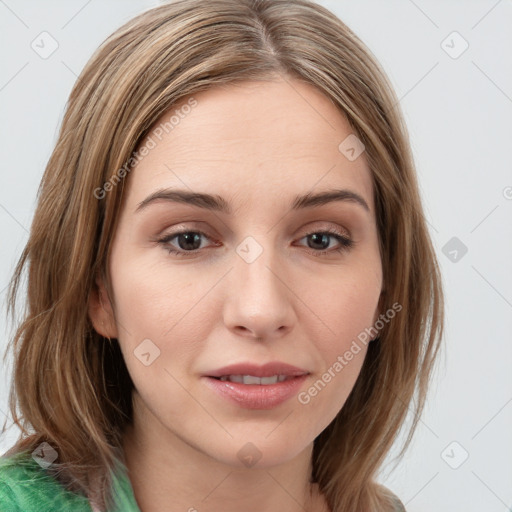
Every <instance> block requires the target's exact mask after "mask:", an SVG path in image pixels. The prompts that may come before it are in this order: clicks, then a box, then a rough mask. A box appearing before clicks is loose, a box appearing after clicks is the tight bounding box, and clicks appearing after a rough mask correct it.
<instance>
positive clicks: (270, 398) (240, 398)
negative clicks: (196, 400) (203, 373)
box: [205, 375, 307, 409]
mask: <svg viewBox="0 0 512 512" xmlns="http://www.w3.org/2000/svg"><path fill="white" fill-rule="evenodd" d="M306 378H307V375H301V376H300V377H294V378H293V379H290V380H285V381H283V382H276V383H275V384H266V385H261V384H241V383H239V382H230V381H227V380H226V381H222V380H219V379H214V378H213V377H205V381H206V384H207V385H208V386H210V388H212V389H213V390H214V391H216V392H217V393H219V394H220V395H222V396H223V397H225V398H227V399H228V400H230V401H232V402H234V403H235V404H237V405H238V406H240V407H243V408H244V409H272V408H274V407H277V406H278V405H280V404H282V403H283V402H286V400H288V399H290V398H291V397H292V396H294V395H296V394H297V393H298V392H299V389H300V387H301V386H302V384H303V382H304V381H305V380H306Z"/></svg>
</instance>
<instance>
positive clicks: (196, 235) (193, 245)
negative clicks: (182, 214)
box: [158, 231, 210, 256]
mask: <svg viewBox="0 0 512 512" xmlns="http://www.w3.org/2000/svg"><path fill="white" fill-rule="evenodd" d="M201 237H205V238H207V239H208V240H209V239H210V238H209V237H208V235H206V234H205V233H203V232H202V231H179V232H177V233H172V234H169V235H166V236H164V237H163V238H161V239H159V240H158V243H159V244H162V245H163V246H164V247H165V249H166V250H167V251H168V252H169V254H175V255H176V256H188V255H190V254H195V253H196V252H198V251H199V250H200V249H203V248H204V247H202V246H201ZM175 238H176V243H177V245H178V249H179V250H176V249H174V247H176V246H175V245H173V244H172V242H171V241H172V240H174V239H175Z"/></svg>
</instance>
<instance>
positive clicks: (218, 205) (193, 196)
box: [135, 189, 370, 215]
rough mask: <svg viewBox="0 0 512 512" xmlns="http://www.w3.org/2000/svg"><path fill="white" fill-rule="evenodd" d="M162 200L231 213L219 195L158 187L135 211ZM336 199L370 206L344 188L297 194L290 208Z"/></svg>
mask: <svg viewBox="0 0 512 512" xmlns="http://www.w3.org/2000/svg"><path fill="white" fill-rule="evenodd" d="M162 201H166V202H173V203H185V204H188V205H192V206H196V207H198V208H204V209H206V210H211V211H216V212H220V213H225V214H228V215H229V214H231V213H232V209H231V206H230V205H229V203H228V202H227V201H226V200H225V199H224V198H223V197H221V196H219V195H216V194H205V193H201V192H192V191H189V190H180V189H159V190H157V191H155V192H153V193H152V194H150V195H149V196H148V197H146V199H144V200H143V201H141V202H140V203H139V204H138V205H137V208H136V209H135V213H138V212H140V211H142V210H144V209H145V208H147V207H148V206H149V205H150V204H153V203H156V202H162ZM337 201H344V202H349V203H353V204H356V205H359V206H361V207H362V208H364V209H365V210H366V211H367V212H370V207H369V206H368V204H367V202H366V201H365V200H364V199H363V198H362V197H361V196H360V195H359V194H357V193H356V192H353V191H351V190H346V189H335V190H326V191H324V192H319V193H316V194H312V193H307V194H304V195H301V196H297V197H295V199H294V200H293V202H292V206H291V209H292V210H299V209H303V208H311V207H317V206H322V205H325V204H328V203H332V202H337Z"/></svg>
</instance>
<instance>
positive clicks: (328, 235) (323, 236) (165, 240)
mask: <svg viewBox="0 0 512 512" xmlns="http://www.w3.org/2000/svg"><path fill="white" fill-rule="evenodd" d="M313 235H315V236H314V238H313V244H318V243H320V245H322V244H325V242H326V240H329V239H334V240H336V241H337V242H338V244H339V245H338V246H337V247H335V248H334V249H333V248H330V249H326V248H321V249H320V250H316V249H314V248H311V247H306V249H307V252H309V253H310V254H312V255H313V256H317V257H322V256H327V255H330V254H339V253H343V252H346V251H349V250H350V249H352V248H353V247H354V245H355V242H354V241H353V240H352V239H350V238H349V237H347V236H346V235H344V234H343V233H340V232H338V231H335V230H316V231H311V232H309V233H306V234H305V235H304V236H303V237H302V238H300V239H299V240H302V239H304V238H308V237H313ZM317 235H320V237H318V236H317ZM201 237H204V238H206V239H208V240H211V238H210V237H209V236H208V235H207V234H206V233H204V232H202V231H198V230H182V231H178V232H175V233H170V234H168V235H165V236H164V237H162V238H160V239H158V240H157V243H158V244H159V245H161V246H163V247H164V249H165V250H166V251H167V252H168V253H169V254H171V255H173V256H177V257H181V258H186V257H191V256H193V257H195V256H197V255H198V254H199V253H200V252H202V250H203V249H204V248H203V247H201ZM174 239H177V242H178V247H176V246H175V245H173V244H172V243H171V242H172V240H174ZM198 241H199V242H200V244H199V247H196V248H193V249H191V250H187V249H186V248H180V247H179V246H180V245H184V246H187V245H190V244H192V245H195V244H197V242H198ZM214 244H215V245H216V246H219V245H221V244H220V243H218V242H214ZM327 245H328V246H329V245H331V242H330V240H329V241H328V243H327ZM300 247H304V246H300Z"/></svg>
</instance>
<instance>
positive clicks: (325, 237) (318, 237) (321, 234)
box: [301, 230, 354, 256]
mask: <svg viewBox="0 0 512 512" xmlns="http://www.w3.org/2000/svg"><path fill="white" fill-rule="evenodd" d="M304 238H306V239H308V240H309V241H310V242H309V241H308V246H309V248H311V249H315V250H314V251H311V254H313V256H323V255H325V254H328V253H330V252H335V253H339V252H344V251H348V250H349V249H351V248H352V247H353V246H354V241H353V240H351V239H350V238H348V237H347V236H346V235H344V234H343V233H340V232H338V231H334V230H333V231H312V232H310V233H308V234H307V235H305V236H304V237H303V238H301V240H303V239H304ZM333 239H334V241H337V242H338V244H339V247H335V248H334V249H332V247H330V245H331V242H332V241H333ZM329 248H330V249H331V250H327V249H329ZM317 249H320V250H317Z"/></svg>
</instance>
